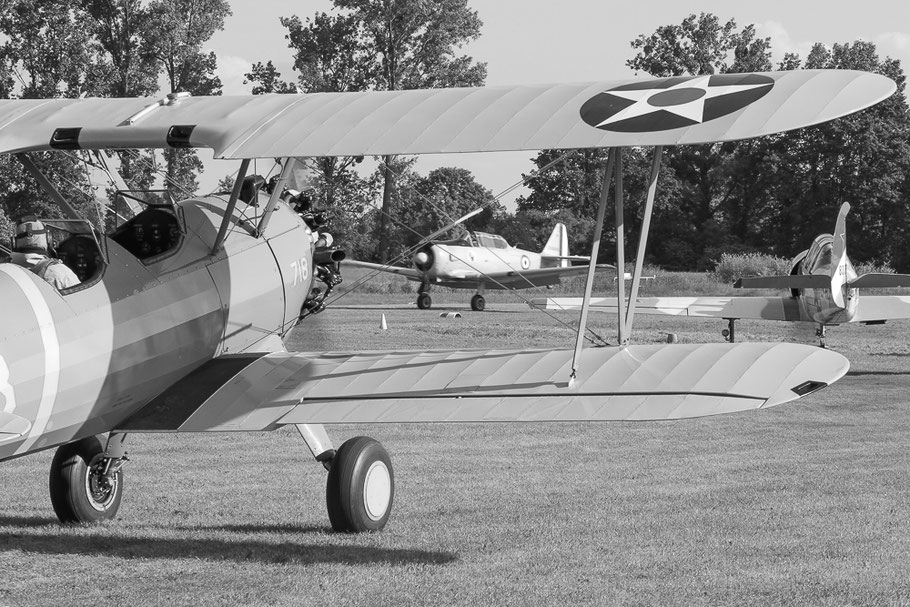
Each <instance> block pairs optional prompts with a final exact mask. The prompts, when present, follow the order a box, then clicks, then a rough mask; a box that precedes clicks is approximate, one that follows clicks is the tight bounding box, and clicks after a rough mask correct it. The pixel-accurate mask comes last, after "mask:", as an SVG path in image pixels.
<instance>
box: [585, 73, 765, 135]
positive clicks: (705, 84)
mask: <svg viewBox="0 0 910 607" xmlns="http://www.w3.org/2000/svg"><path fill="white" fill-rule="evenodd" d="M773 87H774V80H773V79H772V78H770V77H768V76H765V75H763V74H720V75H715V76H680V77H676V78H663V79H660V80H648V81H645V82H635V83H632V84H623V85H620V86H617V87H614V88H612V89H608V90H606V91H603V92H602V93H598V94H597V95H595V96H594V97H592V98H590V99H588V100H587V101H586V102H585V103H584V104H583V105H582V106H581V110H580V113H581V118H582V120H584V121H585V122H586V123H587V124H589V125H591V126H593V127H596V128H598V129H603V130H605V131H615V132H619V133H646V132H653V131H667V130H670V129H678V128H683V127H687V126H692V125H694V124H701V123H702V122H708V121H710V120H714V119H716V118H720V117H721V116H726V115H728V114H732V113H733V112H735V111H737V110H741V109H742V108H744V107H746V106H747V105H749V104H750V103H754V102H755V101H757V100H759V99H761V98H762V97H764V96H765V95H767V94H768V93H769V92H770V91H771V89H772V88H773Z"/></svg>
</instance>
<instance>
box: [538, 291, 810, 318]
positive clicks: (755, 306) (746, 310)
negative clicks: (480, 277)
mask: <svg viewBox="0 0 910 607" xmlns="http://www.w3.org/2000/svg"><path fill="white" fill-rule="evenodd" d="M530 305H531V307H534V308H542V309H545V310H580V309H581V297H547V298H538V299H533V300H531V304H530ZM616 308H617V305H616V298H615V297H592V298H591V307H590V309H591V310H597V311H601V312H615V311H616ZM635 313H636V314H666V315H670V316H699V317H707V318H737V319H739V318H748V319H756V320H788V321H796V320H807V319H805V318H803V317H802V315H801V313H800V307H799V302H797V301H796V299H794V298H792V297H640V298H638V299H636V300H635ZM809 320H811V319H809Z"/></svg>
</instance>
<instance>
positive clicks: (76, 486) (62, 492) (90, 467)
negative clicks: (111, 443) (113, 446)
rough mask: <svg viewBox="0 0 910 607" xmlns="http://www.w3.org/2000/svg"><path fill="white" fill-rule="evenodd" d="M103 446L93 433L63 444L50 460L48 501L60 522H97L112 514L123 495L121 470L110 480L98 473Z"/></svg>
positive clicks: (115, 511) (110, 516) (100, 467)
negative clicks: (49, 494) (49, 496)
mask: <svg viewBox="0 0 910 607" xmlns="http://www.w3.org/2000/svg"><path fill="white" fill-rule="evenodd" d="M103 455H104V448H103V447H102V446H101V441H100V440H98V437H96V436H90V437H88V438H84V439H82V440H80V441H76V442H74V443H69V444H67V445H63V446H62V447H60V448H59V449H57V453H56V454H54V461H53V462H52V463H51V473H50V492H51V504H52V505H53V507H54V512H55V513H56V514H57V518H59V519H60V522H61V523H97V522H100V521H106V520H110V519H112V518H114V517H115V516H116V515H117V510H119V509H120V500H121V498H122V497H123V470H118V471H117V473H116V474H115V475H114V477H113V482H108V481H107V480H106V479H105V478H104V477H103V476H102V474H101V471H102V467H103V466H104V458H103Z"/></svg>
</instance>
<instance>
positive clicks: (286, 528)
mask: <svg viewBox="0 0 910 607" xmlns="http://www.w3.org/2000/svg"><path fill="white" fill-rule="evenodd" d="M168 528H169V529H178V530H180V531H224V532H230V533H325V532H330V531H331V528H330V527H327V526H325V527H320V526H317V525H307V526H301V525H291V524H271V525H257V524H253V523H243V524H232V525H192V526H190V525H173V526H169V527H168Z"/></svg>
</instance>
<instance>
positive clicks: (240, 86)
mask: <svg viewBox="0 0 910 607" xmlns="http://www.w3.org/2000/svg"><path fill="white" fill-rule="evenodd" d="M252 67H253V62H252V61H250V60H249V59H244V58H243V57H237V56H234V55H219V56H218V69H217V70H216V71H217V74H218V77H219V78H221V84H222V93H223V94H224V95H249V94H250V91H251V90H252V85H249V84H244V83H243V80H244V74H246V73H248V72H249V71H250V69H251V68H252Z"/></svg>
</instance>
